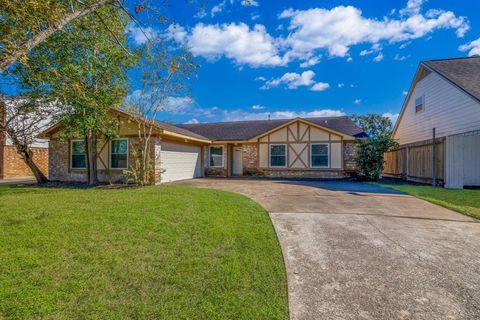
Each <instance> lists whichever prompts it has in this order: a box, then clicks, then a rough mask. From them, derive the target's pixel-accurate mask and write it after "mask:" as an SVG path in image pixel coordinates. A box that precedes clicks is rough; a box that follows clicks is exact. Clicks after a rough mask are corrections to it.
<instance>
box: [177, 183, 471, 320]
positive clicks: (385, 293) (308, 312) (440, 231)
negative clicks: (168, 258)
mask: <svg viewBox="0 0 480 320" xmlns="http://www.w3.org/2000/svg"><path fill="white" fill-rule="evenodd" d="M180 184H184V185H185V184H186V185H194V186H200V187H209V188H218V189H223V190H228V191H233V192H238V193H241V194H244V195H247V196H249V197H251V198H253V199H254V200H256V201H258V202H259V203H260V204H262V205H263V206H264V207H265V208H266V209H267V210H268V211H269V212H270V216H271V219H272V221H273V224H274V226H275V229H276V231H277V234H278V237H279V240H280V244H281V246H282V251H283V253H284V257H285V263H286V267H287V276H288V289H289V305H290V316H291V318H292V319H480V224H479V223H477V220H474V219H472V218H468V217H466V216H463V215H461V214H458V213H455V212H452V211H450V210H447V209H444V208H441V207H438V206H435V205H433V204H430V203H428V202H425V201H422V200H418V199H416V198H413V197H410V196H407V195H403V194H400V193H397V192H394V191H390V190H387V189H383V188H380V187H376V186H374V185H369V184H362V183H350V182H338V181H332V182H313V181H309V182H300V181H268V180H243V179H238V180H230V179H228V180H227V179H225V180H223V179H197V180H189V181H184V182H181V183H180Z"/></svg>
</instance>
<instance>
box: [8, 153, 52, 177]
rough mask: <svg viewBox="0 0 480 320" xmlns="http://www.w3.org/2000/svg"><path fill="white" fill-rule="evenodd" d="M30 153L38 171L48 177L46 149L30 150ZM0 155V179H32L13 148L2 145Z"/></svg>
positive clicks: (28, 170) (29, 171) (31, 175)
mask: <svg viewBox="0 0 480 320" xmlns="http://www.w3.org/2000/svg"><path fill="white" fill-rule="evenodd" d="M32 152H33V161H34V162H35V164H36V165H37V166H38V167H39V168H40V170H41V171H42V172H43V173H44V174H45V175H46V176H48V149H47V148H32ZM0 153H1V156H0V166H1V167H2V168H1V170H0V179H5V178H20V177H33V174H32V171H31V170H30V168H29V167H28V166H27V165H26V164H25V162H24V161H23V160H22V157H20V155H19V154H18V153H17V150H16V149H15V148H14V147H12V146H5V145H3V147H2V148H1V151H0Z"/></svg>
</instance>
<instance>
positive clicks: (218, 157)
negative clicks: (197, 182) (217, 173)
mask: <svg viewBox="0 0 480 320" xmlns="http://www.w3.org/2000/svg"><path fill="white" fill-rule="evenodd" d="M210 167H223V147H222V146H220V147H210Z"/></svg>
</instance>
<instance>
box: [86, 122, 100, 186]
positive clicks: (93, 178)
mask: <svg viewBox="0 0 480 320" xmlns="http://www.w3.org/2000/svg"><path fill="white" fill-rule="evenodd" d="M86 145H87V148H86V149H87V150H86V151H87V182H88V185H90V186H94V185H97V184H98V168H97V156H98V155H97V153H98V152H97V134H96V132H95V131H92V132H91V133H90V134H89V135H88V137H87V139H86Z"/></svg>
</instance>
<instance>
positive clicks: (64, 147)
mask: <svg viewBox="0 0 480 320" xmlns="http://www.w3.org/2000/svg"><path fill="white" fill-rule="evenodd" d="M159 143H160V140H159V139H158V138H156V137H152V144H151V145H152V148H151V151H150V152H151V157H152V160H153V162H154V165H155V168H154V170H153V172H152V182H154V183H158V182H159V181H160V175H161V172H160V160H159V154H157V153H159V152H160V148H159V147H157V145H159ZM128 146H129V148H128V151H129V154H128V163H129V166H132V165H134V162H135V158H136V150H138V148H139V141H138V138H132V137H129V138H128ZM102 147H103V149H102ZM105 148H106V149H105ZM49 149H50V152H49V173H50V180H53V181H67V182H86V181H87V171H86V170H85V169H72V168H70V142H69V141H60V140H50V144H49ZM102 150H103V151H102ZM98 152H99V154H103V155H106V158H105V157H103V159H102V160H101V161H99V163H101V164H104V165H105V166H106V167H107V168H108V166H109V162H108V161H109V160H108V157H109V152H108V145H106V146H105V143H104V142H99V143H98ZM100 158H102V157H100ZM102 161H103V162H102ZM124 171H125V170H124V169H102V168H99V170H98V179H99V181H100V182H109V183H117V182H122V183H123V182H126V180H127V177H126V176H125V174H124Z"/></svg>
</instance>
